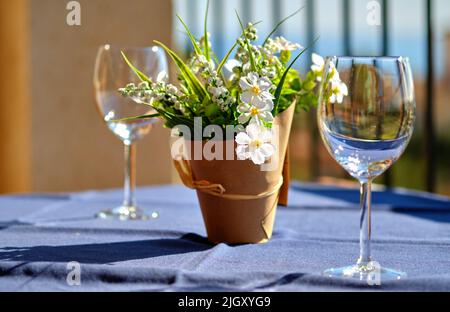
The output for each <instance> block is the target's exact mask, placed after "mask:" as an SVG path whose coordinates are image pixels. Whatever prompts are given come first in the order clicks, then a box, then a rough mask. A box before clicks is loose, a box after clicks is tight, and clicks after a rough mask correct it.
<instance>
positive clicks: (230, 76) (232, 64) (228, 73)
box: [223, 59, 242, 81]
mask: <svg viewBox="0 0 450 312" xmlns="http://www.w3.org/2000/svg"><path fill="white" fill-rule="evenodd" d="M239 66H242V63H241V62H240V61H238V60H236V59H231V60H228V61H227V62H226V63H225V65H224V66H223V75H224V76H225V79H226V80H228V81H233V80H234V79H236V78H237V75H236V74H235V68H236V67H239Z"/></svg>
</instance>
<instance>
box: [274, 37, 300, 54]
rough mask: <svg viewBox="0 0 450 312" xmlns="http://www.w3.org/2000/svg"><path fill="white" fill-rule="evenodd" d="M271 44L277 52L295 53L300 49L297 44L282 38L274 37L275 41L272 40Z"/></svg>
mask: <svg viewBox="0 0 450 312" xmlns="http://www.w3.org/2000/svg"><path fill="white" fill-rule="evenodd" d="M273 44H274V46H275V47H276V48H277V50H278V51H295V50H297V49H301V47H302V46H301V45H299V44H298V43H294V42H291V41H289V40H286V38H284V37H276V38H275V40H273Z"/></svg>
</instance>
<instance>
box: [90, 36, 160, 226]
mask: <svg viewBox="0 0 450 312" xmlns="http://www.w3.org/2000/svg"><path fill="white" fill-rule="evenodd" d="M121 52H123V53H124V54H125V55H126V56H127V58H128V59H129V60H130V62H131V63H132V64H134V65H135V66H136V67H138V68H139V69H141V70H142V71H143V72H145V73H146V74H147V75H148V76H149V78H152V79H154V80H156V78H157V76H158V75H159V74H160V73H162V72H166V73H167V60H166V57H165V54H164V52H163V51H162V50H161V49H160V48H159V47H156V46H154V47H142V48H141V47H120V46H114V45H109V44H106V45H104V46H101V47H100V48H99V49H98V53H97V59H96V63H95V73H94V88H95V96H96V102H97V107H98V110H99V112H100V114H101V116H102V118H103V120H104V121H105V123H106V124H107V126H108V128H109V129H110V130H111V131H112V132H113V133H114V134H115V135H116V136H117V137H118V138H119V139H120V140H122V142H123V143H124V146H125V183H124V200H123V203H122V205H121V206H119V207H116V208H112V209H107V210H103V211H101V212H99V213H98V214H97V217H99V218H117V219H120V220H147V219H156V218H157V217H158V213H157V212H152V213H150V214H146V213H145V212H144V210H143V209H141V208H139V207H138V206H137V204H136V198H135V186H136V174H135V173H136V168H135V164H136V162H135V154H136V141H138V140H139V139H141V138H142V137H144V136H145V135H146V134H147V133H149V132H150V130H151V129H152V126H153V124H154V123H155V122H156V121H157V119H156V118H152V119H137V120H126V121H124V120H122V119H124V118H129V117H135V116H139V115H149V114H153V113H156V112H155V111H154V110H153V109H152V108H151V107H150V106H148V105H141V104H137V101H133V100H132V99H129V98H127V97H124V96H122V95H121V94H120V93H119V92H118V89H119V88H122V87H124V86H126V85H127V84H129V83H135V84H139V83H140V82H141V81H140V80H139V78H138V77H137V76H136V74H135V73H134V72H133V71H132V70H131V69H130V67H129V66H128V65H127V63H126V62H125V60H124V58H123V56H122V54H121Z"/></svg>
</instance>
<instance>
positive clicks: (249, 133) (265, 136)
mask: <svg viewBox="0 0 450 312" xmlns="http://www.w3.org/2000/svg"><path fill="white" fill-rule="evenodd" d="M271 141H272V131H271V130H270V129H267V128H265V127H262V126H260V125H258V124H255V123H253V124H250V125H248V126H247V128H245V132H240V133H238V134H237V135H236V143H237V145H238V146H237V148H236V155H237V157H238V159H240V160H245V159H251V160H252V161H253V163H255V164H256V165H262V164H263V163H264V162H265V161H266V159H268V158H269V157H271V156H272V155H273V154H274V153H275V146H274V145H273V144H272V143H271Z"/></svg>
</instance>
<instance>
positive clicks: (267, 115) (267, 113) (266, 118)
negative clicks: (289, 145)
mask: <svg viewBox="0 0 450 312" xmlns="http://www.w3.org/2000/svg"><path fill="white" fill-rule="evenodd" d="M260 116H261V118H262V119H264V121H266V122H272V121H273V116H272V113H271V112H270V111H264V112H261V113H260Z"/></svg>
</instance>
